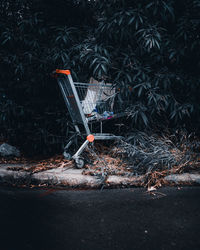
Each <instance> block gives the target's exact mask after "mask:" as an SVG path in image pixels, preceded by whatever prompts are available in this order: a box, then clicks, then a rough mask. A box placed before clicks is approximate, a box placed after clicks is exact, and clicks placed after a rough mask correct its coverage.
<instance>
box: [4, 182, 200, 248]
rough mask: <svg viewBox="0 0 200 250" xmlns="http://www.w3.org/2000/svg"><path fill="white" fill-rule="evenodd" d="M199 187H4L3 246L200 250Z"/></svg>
mask: <svg viewBox="0 0 200 250" xmlns="http://www.w3.org/2000/svg"><path fill="white" fill-rule="evenodd" d="M199 205H200V187H190V188H181V189H178V188H164V189H160V190H159V191H158V192H155V193H154V194H148V193H147V192H146V190H144V189H123V190H103V191H94V190H91V191H67V190H57V191H55V190H27V189H15V188H12V189H11V188H3V187H0V230H1V231H0V250H6V249H9V250H17V249H21V250H22V249H26V250H29V249H34V250H40V249H45V250H46V249H48V250H51V249H53V250H60V249H63V250H68V249H69V250H71V249H77V250H82V249H87V250H90V249H92V250H96V249H99V250H104V249H113V250H115V249H120V250H123V249H142V250H145V249H153V250H154V249H158V250H166V249H176V250H177V249H191V250H193V249H200V213H199V211H200V206H199Z"/></svg>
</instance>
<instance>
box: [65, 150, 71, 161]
mask: <svg viewBox="0 0 200 250" xmlns="http://www.w3.org/2000/svg"><path fill="white" fill-rule="evenodd" d="M63 156H64V158H65V159H66V160H71V158H72V156H71V154H70V153H68V152H65V151H64V152H63Z"/></svg>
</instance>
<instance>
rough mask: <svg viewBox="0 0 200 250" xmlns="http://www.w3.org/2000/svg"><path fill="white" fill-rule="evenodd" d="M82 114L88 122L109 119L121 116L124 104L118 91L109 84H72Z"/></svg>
mask: <svg viewBox="0 0 200 250" xmlns="http://www.w3.org/2000/svg"><path fill="white" fill-rule="evenodd" d="M74 84H75V87H76V90H77V93H78V96H79V99H80V102H81V105H82V109H83V112H84V114H85V115H86V117H88V118H89V120H95V119H97V120H98V119H111V118H113V117H116V116H119V115H121V116H123V115H125V113H124V105H123V104H124V103H123V102H122V101H121V102H120V99H119V98H118V97H119V96H118V94H119V91H118V90H117V89H116V88H114V87H113V86H112V85H111V84H102V83H98V84H92V83H74Z"/></svg>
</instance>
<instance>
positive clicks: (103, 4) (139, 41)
mask: <svg viewBox="0 0 200 250" xmlns="http://www.w3.org/2000/svg"><path fill="white" fill-rule="evenodd" d="M0 5H1V6H0V12H1V13H0V14H1V15H0V31H1V36H0V56H1V62H0V69H1V75H0V111H1V113H0V134H1V136H2V137H3V138H5V139H7V140H9V141H11V142H12V143H14V144H18V145H20V146H21V147H22V148H23V149H25V150H27V151H28V152H29V153H31V152H34V153H51V152H56V151H59V150H61V147H62V145H63V143H64V141H65V139H66V137H67V136H68V134H69V132H70V131H71V125H70V118H69V115H68V114H67V112H66V108H65V106H64V103H63V101H62V97H61V95H60V92H59V89H58V88H57V85H56V81H55V80H54V79H53V78H52V77H51V72H52V71H53V70H55V69H56V68H66V69H71V71H72V74H73V78H74V79H75V80H81V81H88V79H89V77H91V76H94V77H95V78H98V79H104V80H106V81H109V82H113V84H115V85H117V86H119V87H120V89H121V91H123V92H124V93H126V94H127V95H129V96H130V95H131V106H130V108H129V110H128V112H129V114H130V117H131V118H132V125H131V126H133V127H136V128H139V129H145V128H147V127H152V128H155V127H158V125H159V127H161V128H163V127H170V128H177V127H186V128H187V129H188V130H191V131H198V132H199V124H200V98H199V95H200V87H199V86H200V75H199V72H200V50H199V48H200V16H199V13H200V1H199V0H186V1H181V0H176V1H175V0H168V1H166V0H151V1H148V2H147V1H144V0H136V1H131V0H126V1H125V0H96V1H95V0H91V1H87V0H82V1H79V0H71V1H69V0H68V1H64V0H59V1H53V0H51V1H50V0H48V1H47V0H40V1H39V0H37V1H31V0H23V1H22V0H16V1H11V0H10V1H9V0H8V1H5V0H1V3H0Z"/></svg>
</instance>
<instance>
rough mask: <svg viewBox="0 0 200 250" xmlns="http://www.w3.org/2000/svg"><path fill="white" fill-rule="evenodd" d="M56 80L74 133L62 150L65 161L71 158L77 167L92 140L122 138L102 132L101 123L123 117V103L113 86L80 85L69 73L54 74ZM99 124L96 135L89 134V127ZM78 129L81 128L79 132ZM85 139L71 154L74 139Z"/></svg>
mask: <svg viewBox="0 0 200 250" xmlns="http://www.w3.org/2000/svg"><path fill="white" fill-rule="evenodd" d="M55 72H56V75H57V80H58V84H59V87H60V89H61V92H62V95H63V97H64V101H65V103H66V105H67V108H68V111H69V113H70V116H71V119H72V122H73V125H74V127H75V130H76V133H75V134H74V135H72V137H70V138H69V140H68V142H67V145H66V146H65V149H64V156H65V158H66V159H71V158H72V159H74V160H75V163H76V166H77V168H82V167H83V166H84V164H85V162H84V158H83V157H81V154H82V152H83V151H84V149H85V148H86V147H87V146H88V144H89V143H92V142H94V140H116V139H120V138H122V137H120V136H116V135H114V134H110V133H103V123H104V121H106V120H110V119H113V118H119V117H122V116H125V111H124V110H125V107H124V105H123V104H124V103H125V102H123V101H122V100H121V98H120V95H119V90H117V89H116V88H114V87H113V86H112V84H105V83H99V82H97V81H96V82H95V81H93V82H90V83H79V82H73V80H72V77H71V73H70V71H69V70H59V69H57V70H56V71H55ZM94 122H95V123H96V122H98V123H99V125H100V126H99V130H100V131H99V132H98V133H92V124H93V123H94ZM80 127H82V128H83V132H81V129H80ZM78 135H79V136H82V137H84V138H85V139H84V142H83V144H82V145H81V146H80V147H79V148H78V150H77V151H76V152H75V153H74V154H73V155H71V154H70V153H69V151H70V150H69V149H70V147H71V146H72V144H73V143H74V140H75V139H77V136H78Z"/></svg>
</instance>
